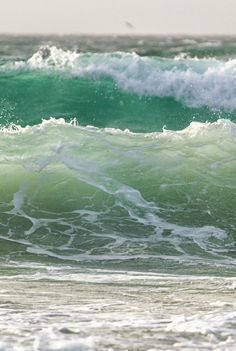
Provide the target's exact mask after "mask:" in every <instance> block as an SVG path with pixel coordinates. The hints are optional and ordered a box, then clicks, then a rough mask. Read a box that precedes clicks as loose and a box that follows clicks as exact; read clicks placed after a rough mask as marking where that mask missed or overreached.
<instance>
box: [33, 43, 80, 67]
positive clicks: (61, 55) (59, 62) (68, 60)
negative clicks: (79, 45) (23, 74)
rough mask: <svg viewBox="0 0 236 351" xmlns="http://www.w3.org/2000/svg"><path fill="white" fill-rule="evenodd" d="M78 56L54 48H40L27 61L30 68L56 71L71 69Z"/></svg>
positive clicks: (74, 53)
mask: <svg viewBox="0 0 236 351" xmlns="http://www.w3.org/2000/svg"><path fill="white" fill-rule="evenodd" d="M78 57H79V54H77V53H76V52H72V51H69V50H68V51H64V50H62V49H58V48H56V47H55V46H42V47H41V48H40V49H39V50H38V51H37V52H36V53H35V54H34V55H33V56H32V57H31V58H30V59H29V60H28V62H27V63H28V65H29V67H30V68H39V69H43V68H48V67H51V68H53V67H55V68H57V69H59V68H61V69H65V68H72V67H73V66H74V64H75V61H76V60H77V58H78Z"/></svg>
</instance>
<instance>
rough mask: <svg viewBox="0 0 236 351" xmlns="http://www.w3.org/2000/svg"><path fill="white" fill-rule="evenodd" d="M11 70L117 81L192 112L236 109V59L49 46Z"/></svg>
mask: <svg viewBox="0 0 236 351" xmlns="http://www.w3.org/2000/svg"><path fill="white" fill-rule="evenodd" d="M8 67H9V65H8ZM10 67H11V68H17V69H33V70H44V71H49V72H52V71H53V72H58V73H59V72H60V73H65V74H67V77H85V78H86V77H87V78H90V79H95V80H99V79H102V78H111V79H113V80H114V81H115V82H116V84H117V86H118V87H119V88H120V89H122V90H124V91H127V92H132V93H135V94H138V95H140V96H158V97H173V98H174V99H175V100H176V101H180V102H182V103H183V104H185V105H187V106H189V107H203V106H207V107H209V108H211V109H213V110H214V109H225V110H227V111H234V110H235V109H236V97H235V96H236V60H234V59H233V60H228V61H226V62H225V61H219V60H217V59H214V58H213V59H207V58H205V59H204V58H202V59H194V58H188V57H185V56H184V55H182V56H178V57H176V58H175V59H163V58H154V57H153V58H151V57H141V56H139V55H137V54H135V53H122V52H116V53H107V54H92V53H77V52H73V51H69V50H68V51H64V50H62V49H58V48H56V47H55V46H52V47H50V46H45V47H41V48H40V49H39V50H38V51H37V52H36V53H35V54H34V55H33V56H32V57H31V58H30V59H29V60H28V61H27V62H22V61H20V62H15V63H13V64H11V65H10ZM5 68H6V67H5ZM1 69H2V70H3V67H2V68H1ZM68 75H69V76H68Z"/></svg>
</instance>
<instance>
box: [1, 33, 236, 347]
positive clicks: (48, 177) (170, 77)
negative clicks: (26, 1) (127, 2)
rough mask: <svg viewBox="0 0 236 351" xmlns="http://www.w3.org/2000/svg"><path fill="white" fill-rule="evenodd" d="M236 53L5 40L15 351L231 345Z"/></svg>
mask: <svg viewBox="0 0 236 351" xmlns="http://www.w3.org/2000/svg"><path fill="white" fill-rule="evenodd" d="M235 55H236V45H235V39H234V38H223V37H218V38H207V37H206V38H193V37H189V38H187V37H178V38H177V37H176V38H169V37H76V36H71V37H8V36H1V37H0V150H1V154H0V182H1V187H0V208H1V211H0V242H1V245H0V262H1V278H0V279H1V285H2V287H3V288H2V290H1V291H0V294H1V298H2V301H3V305H2V308H3V310H2V311H3V312H2V314H1V316H0V317H1V318H0V322H1V323H2V324H3V325H5V324H6V323H8V322H9V321H10V322H9V323H10V325H14V328H15V331H14V332H13V331H12V330H10V329H6V330H5V329H4V330H5V331H3V332H2V340H3V343H2V345H1V344H0V346H1V347H2V349H3V350H12V349H13V348H12V347H13V346H12V345H16V347H17V350H20V349H22V350H28V349H29V350H32V349H34V350H95V349H99V350H103V349H107V348H108V347H110V349H111V350H113V349H114V350H123V349H124V350H126V349H130V347H131V344H132V343H133V345H134V346H132V347H133V349H135V350H148V349H150V350H151V349H152V350H155V347H156V345H155V343H156V342H157V341H158V345H159V346H158V348H157V349H158V350H162V349H163V350H167V349H173V348H174V349H183V348H186V349H188V350H190V349H193V348H195V349H199V348H200V347H202V348H204V349H206V350H208V349H209V350H211V349H212V348H213V349H217V347H218V346H217V345H220V346H219V347H220V348H219V350H222V349H227V350H228V349H232V350H233V345H234V342H235V340H234V336H233V335H234V333H233V325H234V323H235V312H234V308H235V304H236V301H235V298H234V297H233V294H232V291H233V290H234V289H235V284H236V282H235V281H234V279H235V278H234V276H235V269H236V261H235V257H236V251H235V239H236V222H235V208H236V197H235V195H236V193H235V192H236V190H235V189H236V181H235V171H236V158H235V151H236V146H235V138H236V124H235V123H236V122H235V121H236V112H235V111H236V83H235V82H236V79H235V78H236V60H235V57H236V56H235ZM78 284H79V285H78ZM57 285H58V286H60V291H63V290H64V291H65V295H64V296H63V294H62V295H60V296H59V295H58V296H59V300H60V302H58V304H57ZM78 286H79V287H78ZM70 287H71V288H70ZM30 289H32V290H30ZM48 289H49V290H48ZM12 291H15V293H13V292H12ZM30 291H32V299H33V301H34V307H32V306H31V305H30V303H29V299H30V296H31V295H30ZM37 291H38V294H39V295H38V296H37ZM117 291H121V293H120V294H118V295H117ZM163 291H165V292H166V294H167V296H169V298H168V299H169V300H168V302H167V301H166V298H165V296H164V295H163V294H162V292H163ZM22 292H23V295H22V297H21V298H20V299H19V298H18V296H19V295H21V294H22ZM95 292H96V293H95ZM50 294H51V295H50ZM130 294H131V295H130ZM132 294H133V295H132ZM211 294H212V295H211ZM214 294H215V297H214ZM7 295H9V296H10V297H9V299H10V300H9V301H10V302H9V303H8V302H6V301H5V299H6V296H7ZM42 296H44V298H43V301H41V298H42ZM69 296H70V297H69ZM96 296H97V298H98V302H97V304H96ZM132 296H133V298H132ZM148 296H149V298H148ZM226 296H228V297H227V298H226ZM157 297H158V301H159V304H160V306H162V307H160V306H159V305H158V306H159V307H158V309H159V310H158V311H159V312H157V309H156V307H155V301H156V300H155V299H156V298H157ZM208 297H209V301H208ZM103 298H104V301H106V303H105V302H102V300H103ZM90 300H91V301H90ZM4 301H5V302H4ZM131 301H132V303H131ZM186 301H188V302H186ZM191 301H192V305H191ZM202 301H204V303H202ZM119 303H120V306H122V307H114V306H118V305H119ZM165 303H166V309H165V308H164V307H163V306H165ZM175 304H176V305H175ZM131 305H132V308H131V307H129V306H131ZM17 306H18V307H17ZM24 306H25V307H24ZM50 306H51V307H50ZM86 306H87V307H86ZM96 306H97V307H96ZM108 306H113V307H108ZM173 306H176V307H173ZM41 307H42V311H43V312H42V311H41ZM17 308H20V310H21V312H20V317H19V320H18V322H17V321H15V317H14V320H13V319H12V318H10V317H7V315H8V314H9V311H11V313H13V315H14V316H15V314H17ZM50 308H52V310H53V312H52V313H53V318H52V319H50V318H51V317H50V315H49V314H47V312H46V310H47V309H49V310H50ZM96 308H97V309H98V310H99V311H100V312H99V313H98V314H97V315H96V313H95V311H96ZM75 310H76V311H77V310H78V311H77V312H78V315H77V314H75V313H74V312H73V311H75ZM55 311H56V312H55ZM106 311H107V314H106V313H105V312H106ZM145 311H148V315H145V313H144V312H145ZM154 311H155V312H154ZM204 311H207V313H206V315H205V313H204ZM0 312H1V311H0ZM48 313H49V312H48ZM104 313H105V314H104ZM88 315H91V319H89V317H88ZM27 316H28V317H27ZM81 316H82V317H81ZM220 316H223V317H222V318H221V317H220ZM7 318H10V319H7ZM27 318H30V319H32V320H34V318H36V320H37V321H38V322H35V323H36V328H33V329H32V331H31V332H30V331H28V332H27V330H28V329H29V328H30V327H29V325H28V322H27ZM81 318H82V319H81ZM83 318H85V319H86V318H87V319H86V321H87V322H86V323H87V324H86V331H82V329H83V328H82V324H83ZM122 320H124V324H122ZM7 321H8V322H7ZM134 321H136V322H134ZM119 323H120V324H119ZM109 325H110V326H111V327H109ZM125 326H128V330H125ZM207 326H208V327H207ZM12 328H13V327H12ZM14 328H13V329H14ZM104 328H105V329H106V330H107V331H106V332H107V336H106V337H105V338H104V337H103V333H105V329H104ZM109 328H110V329H109ZM116 328H118V329H119V333H120V334H119V335H120V336H119V337H118V336H117V335H116V336H115V335H114V330H115V329H116ZM27 333H28V334H27ZM181 333H182V334H181ZM9 335H10V336H9ZM104 335H105V334H104ZM155 335H156V336H155ZM106 338H108V339H109V342H108V341H107V340H108V339H106ZM139 338H143V339H144V341H143V342H142V343H140V342H139V341H138V340H139ZM45 340H48V341H45ZM58 340H59V343H57V341H58ZM112 340H113V341H112ZM130 340H131V341H130Z"/></svg>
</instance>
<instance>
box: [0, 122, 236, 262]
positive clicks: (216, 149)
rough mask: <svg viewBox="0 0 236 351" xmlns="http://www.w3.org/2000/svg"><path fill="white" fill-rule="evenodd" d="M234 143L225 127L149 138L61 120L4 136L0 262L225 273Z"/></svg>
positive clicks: (232, 130) (231, 249)
mask: <svg viewBox="0 0 236 351" xmlns="http://www.w3.org/2000/svg"><path fill="white" fill-rule="evenodd" d="M235 135H236V125H235V124H234V123H232V122H230V121H226V120H219V121H218V122H216V123H208V124H203V123H196V122H195V123H192V124H190V126H189V127H188V128H187V129H184V130H182V131H180V132H173V131H167V130H165V131H163V132H161V133H159V132H156V133H146V134H145V133H144V134H142V133H138V134H135V133H131V132H129V131H128V130H126V131H120V130H117V129H110V128H106V129H103V130H102V129H98V128H94V127H80V126H76V125H75V124H74V123H71V124H68V123H66V122H65V121H64V120H62V119H61V120H54V119H51V120H49V121H44V122H43V123H42V124H40V125H37V126H34V127H27V128H20V127H18V128H17V127H12V128H11V129H3V130H2V132H1V150H4V152H2V155H1V167H0V178H1V184H2V187H1V193H0V203H1V214H0V226H1V241H2V244H1V256H2V257H3V256H4V255H6V256H7V257H9V256H10V257H11V252H12V255H13V257H11V258H12V259H13V258H14V259H16V257H17V258H18V259H19V260H20V259H22V258H24V259H25V258H27V257H28V258H30V257H31V256H32V255H36V256H37V255H42V256H47V257H52V258H54V259H58V260H59V261H62V262H64V261H71V262H74V263H76V262H77V263H78V262H79V263H80V264H81V263H86V264H88V263H91V264H96V266H97V265H99V264H102V265H106V264H109V265H112V264H117V262H119V265H120V267H122V265H123V266H130V267H132V266H135V267H136V268H137V267H138V266H140V267H142V268H144V267H145V269H147V268H150V269H157V267H158V269H160V267H162V266H163V267H164V268H165V267H169V266H172V265H174V266H175V265H177V266H178V264H179V265H180V266H181V265H182V266H184V265H185V264H186V262H187V265H191V266H197V267H198V269H199V267H200V266H201V265H203V266H204V265H207V266H211V265H212V263H213V262H214V265H215V266H223V267H224V266H225V267H231V268H232V267H233V266H234V263H235V261H234V256H235V235H236V228H235V217H234V209H235V205H236V203H235V198H236V197H235V177H234V174H235V171H236V162H235V152H236V149H235ZM9 247H10V251H9Z"/></svg>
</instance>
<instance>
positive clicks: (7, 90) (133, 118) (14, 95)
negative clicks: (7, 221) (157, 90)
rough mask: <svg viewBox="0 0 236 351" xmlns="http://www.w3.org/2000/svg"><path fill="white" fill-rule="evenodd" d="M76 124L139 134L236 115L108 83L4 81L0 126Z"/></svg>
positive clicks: (24, 77) (38, 78)
mask: <svg viewBox="0 0 236 351" xmlns="http://www.w3.org/2000/svg"><path fill="white" fill-rule="evenodd" d="M49 117H55V118H60V117H63V118H65V119H66V120H67V121H69V120H70V119H71V118H76V119H77V120H78V122H79V123H80V124H81V125H84V126H86V125H93V126H97V127H99V128H104V127H114V128H120V129H125V128H128V129H130V130H133V131H136V132H150V131H158V130H162V128H163V127H164V126H166V127H167V128H168V129H172V130H180V129H183V128H185V127H187V126H188V125H189V124H190V123H191V121H193V120H197V121H200V122H204V121H216V120H217V119H218V118H230V119H232V120H234V118H235V115H234V113H230V112H225V111H223V110H222V111H215V112H214V111H212V109H209V108H208V107H201V108H196V107H195V108H193V107H192V108H191V107H188V106H186V105H185V104H183V103H181V102H178V101H176V100H175V99H174V98H172V97H155V96H139V95H137V94H135V93H129V92H125V91H123V90H121V89H120V88H119V87H118V86H117V84H116V83H115V82H114V81H113V80H111V79H109V78H105V77H104V78H100V79H97V80H95V79H91V78H90V79H89V78H82V77H67V76H65V75H62V74H59V73H50V74H49V73H43V72H38V71H30V72H22V71H13V72H7V73H6V72H5V73H2V74H1V75H0V123H1V125H2V126H5V125H9V124H11V123H16V124H20V125H22V126H26V125H31V126H32V125H35V124H38V123H40V122H41V120H42V118H49Z"/></svg>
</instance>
